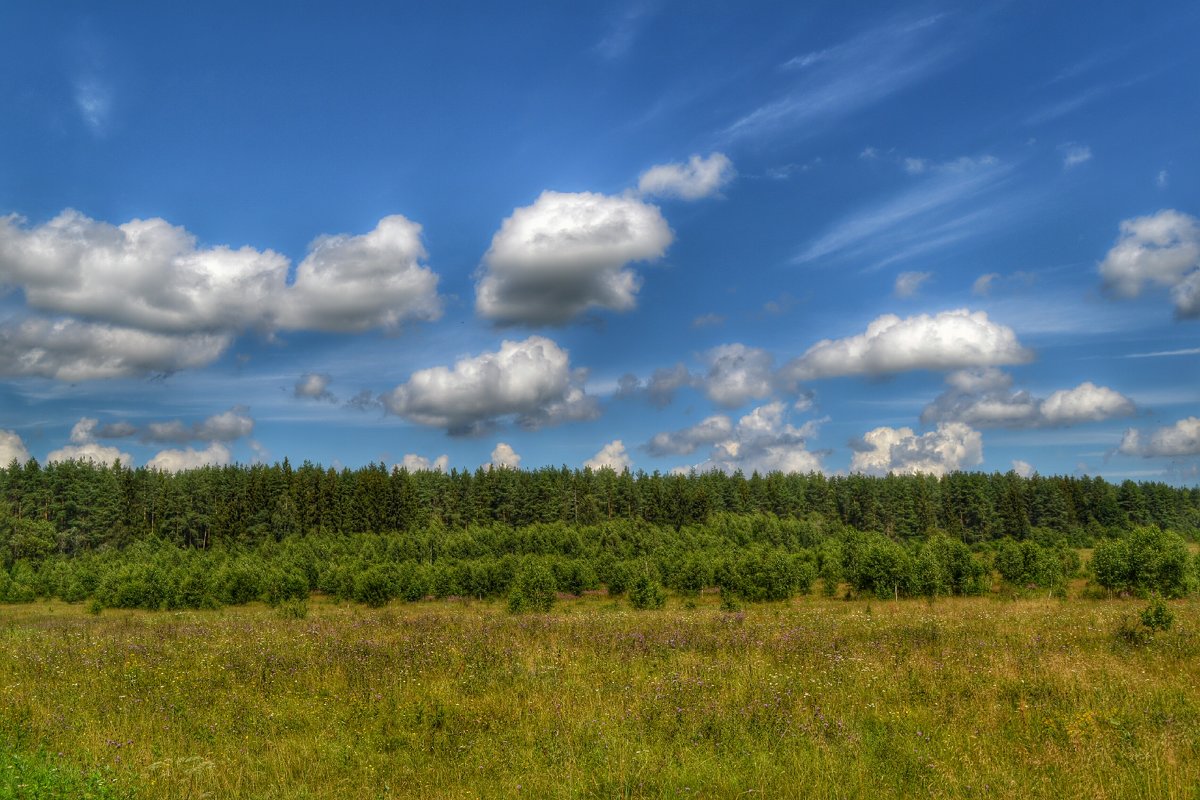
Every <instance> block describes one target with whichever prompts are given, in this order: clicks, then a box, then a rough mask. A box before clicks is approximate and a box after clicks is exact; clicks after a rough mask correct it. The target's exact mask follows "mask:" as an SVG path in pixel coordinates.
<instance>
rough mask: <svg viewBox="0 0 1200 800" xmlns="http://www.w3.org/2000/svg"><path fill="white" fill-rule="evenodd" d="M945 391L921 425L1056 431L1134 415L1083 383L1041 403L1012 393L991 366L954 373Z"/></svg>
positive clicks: (1119, 399) (1127, 405)
mask: <svg viewBox="0 0 1200 800" xmlns="http://www.w3.org/2000/svg"><path fill="white" fill-rule="evenodd" d="M946 382H947V383H948V384H950V388H948V389H947V390H946V391H945V392H943V393H942V394H941V395H939V396H938V397H937V399H935V400H934V401H933V402H932V403H930V404H929V405H927V406H926V407H925V409H924V410H923V411H922V412H921V421H922V422H924V423H926V424H932V423H935V422H952V421H953V422H965V423H967V424H968V425H974V426H977V427H981V428H986V427H1007V428H1022V427H1056V426H1066V425H1077V424H1079V423H1084V422H1099V421H1101V420H1105V419H1112V418H1113V417H1123V416H1129V415H1131V414H1133V413H1135V412H1136V411H1137V409H1136V407H1135V406H1134V404H1133V401H1132V400H1130V399H1129V398H1128V397H1126V396H1125V395H1123V394H1121V393H1120V392H1117V391H1115V390H1113V389H1110V388H1108V387H1107V386H1097V385H1096V384H1094V383H1092V382H1091V381H1085V382H1083V383H1081V384H1079V385H1078V386H1076V387H1075V388H1073V389H1060V390H1058V391H1056V392H1053V393H1051V394H1050V395H1049V396H1048V397H1046V398H1044V399H1043V398H1039V397H1034V396H1033V395H1032V394H1030V393H1029V392H1026V391H1018V392H1013V391H1012V390H1011V387H1012V377H1011V376H1010V375H1008V374H1007V373H1005V372H1002V371H1000V370H998V369H995V368H993V367H989V368H985V369H976V370H960V371H958V372H953V373H951V374H950V375H949V376H947V378H946Z"/></svg>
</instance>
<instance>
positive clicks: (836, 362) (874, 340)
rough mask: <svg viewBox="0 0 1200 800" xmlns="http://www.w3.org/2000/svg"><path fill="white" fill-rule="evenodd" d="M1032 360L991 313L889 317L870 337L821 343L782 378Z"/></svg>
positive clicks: (867, 334) (872, 327) (795, 361)
mask: <svg viewBox="0 0 1200 800" xmlns="http://www.w3.org/2000/svg"><path fill="white" fill-rule="evenodd" d="M1032 358H1033V354H1032V353H1031V352H1030V351H1028V350H1027V349H1025V348H1024V347H1023V346H1022V345H1021V343H1020V342H1019V341H1017V335H1016V334H1015V333H1014V332H1013V330H1012V328H1009V327H1008V326H1006V325H1001V324H999V323H997V322H993V321H992V320H990V319H988V315H987V313H986V312H983V311H974V312H972V311H970V310H968V309H965V308H964V309H957V310H954V311H943V312H941V313H939V314H936V315H933V316H930V315H929V314H919V315H916V316H912V317H905V318H904V319H901V318H900V317H897V316H895V315H894V314H885V315H883V316H881V317H877V318H876V319H874V320H873V321H872V322H871V323H870V324H869V325H868V326H867V330H866V331H865V332H864V333H860V334H858V335H856V336H848V337H846V338H844V339H824V340H822V341H820V342H817V343H816V344H815V345H813V346H812V347H810V348H808V350H807V351H806V352H805V353H804V355H802V356H800V357H799V358H795V359H793V360H792V361H790V362H789V363H788V364H786V365H785V366H784V368H783V370H782V373H783V375H784V376H785V377H787V378H788V379H790V380H810V379H813V378H830V377H836V376H841V375H864V374H865V375H885V374H889V373H895V372H905V371H908V370H917V369H928V370H947V369H961V368H964V367H985V366H996V365H1000V364H1021V363H1025V362H1027V361H1030V360H1031V359H1032Z"/></svg>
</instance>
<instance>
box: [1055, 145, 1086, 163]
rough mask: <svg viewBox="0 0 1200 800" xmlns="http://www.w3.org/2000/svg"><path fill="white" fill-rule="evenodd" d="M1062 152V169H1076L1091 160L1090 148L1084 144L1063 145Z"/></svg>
mask: <svg viewBox="0 0 1200 800" xmlns="http://www.w3.org/2000/svg"><path fill="white" fill-rule="evenodd" d="M1061 149H1062V151H1063V169H1070V168H1071V167H1077V166H1079V165H1080V164H1083V163H1086V162H1088V161H1091V160H1092V148H1090V147H1088V146H1087V145H1086V144H1065V145H1063V146H1062V148H1061Z"/></svg>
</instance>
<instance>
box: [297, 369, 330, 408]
mask: <svg viewBox="0 0 1200 800" xmlns="http://www.w3.org/2000/svg"><path fill="white" fill-rule="evenodd" d="M332 382H333V378H331V377H330V376H328V375H326V374H324V373H320V372H306V373H304V374H303V375H301V376H300V377H299V378H297V379H296V385H295V387H293V389H292V396H293V397H298V398H301V399H305V400H325V401H328V402H330V403H332V402H336V400H337V398H336V397H334V395H333V392H331V391H329V384H330V383H332Z"/></svg>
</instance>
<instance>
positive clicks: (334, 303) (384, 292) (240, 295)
mask: <svg viewBox="0 0 1200 800" xmlns="http://www.w3.org/2000/svg"><path fill="white" fill-rule="evenodd" d="M419 234H420V226H418V225H416V224H415V223H412V222H409V221H408V220H406V219H404V218H403V217H399V216H393V217H386V218H384V219H383V220H381V221H380V223H379V225H378V226H377V227H376V229H375V230H374V231H372V232H371V233H369V234H367V235H365V236H358V237H352V236H336V237H322V238H320V239H318V240H317V241H316V242H315V243H314V245H313V248H312V250H311V252H310V253H309V256H308V257H307V258H305V260H304V261H303V262H301V264H300V265H299V267H298V268H297V271H296V282H295V285H294V286H288V285H287V277H288V269H289V266H290V265H289V262H288V259H287V258H285V257H284V256H282V255H280V254H278V253H275V252H273V251H271V250H262V251H260V250H256V249H254V248H252V247H242V248H238V249H234V248H230V247H225V246H217V247H200V246H198V244H197V242H196V238H195V237H194V236H193V235H192V234H190V233H188V232H187V231H186V230H185V229H184V228H182V227H178V226H175V225H171V224H169V223H168V222H166V221H164V220H162V219H146V220H142V219H134V220H131V221H129V222H126V223H124V224H121V225H112V224H109V223H107V222H100V221H97V220H94V219H91V218H89V217H87V216H85V215H83V214H81V213H79V212H77V211H73V210H69V209H68V210H66V211H63V212H62V213H61V214H59V215H58V216H57V217H55V218H54V219H52V220H50V221H49V222H46V223H44V224H42V225H35V226H28V225H26V224H25V220H23V219H21V218H20V217H17V216H14V215H10V216H6V217H0V285H9V286H13V287H17V288H19V289H20V290H21V291H22V294H23V296H24V301H25V306H26V308H27V309H28V310H30V311H32V312H35V313H38V314H44V315H47V317H36V316H35V317H31V318H29V319H27V320H26V321H24V322H23V323H20V324H9V325H7V326H5V327H4V328H3V329H0V344H2V345H3V346H2V347H0V352H2V353H3V354H4V355H0V372H4V373H7V374H15V375H38V376H44V377H52V378H57V379H60V380H83V379H92V378H113V377H124V376H128V375H136V374H144V373H147V372H169V371H172V370H176V369H182V368H188V367H196V366H202V365H205V364H208V363H211V362H212V361H214V360H215V359H216V358H218V357H219V356H220V355H221V354H222V353H223V352H224V351H225V350H226V348H228V346H229V345H230V343H231V342H232V341H233V339H234V338H235V337H236V336H237V335H239V334H240V333H243V332H245V331H247V330H251V329H255V330H262V331H270V330H273V329H276V328H285V329H306V330H322V331H345V330H365V329H367V328H370V327H376V326H380V327H389V328H390V327H395V326H397V325H398V324H400V323H402V322H405V321H409V320H419V319H435V318H437V317H438V316H439V315H440V313H441V304H440V300H439V299H438V297H437V294H436V286H437V277H436V275H434V274H433V273H432V272H431V271H430V270H429V269H428V268H426V267H424V266H421V265H420V264H419V263H418V260H419V259H420V258H421V257H423V255H424V250H423V248H422V247H421V244H420V235H419Z"/></svg>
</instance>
